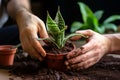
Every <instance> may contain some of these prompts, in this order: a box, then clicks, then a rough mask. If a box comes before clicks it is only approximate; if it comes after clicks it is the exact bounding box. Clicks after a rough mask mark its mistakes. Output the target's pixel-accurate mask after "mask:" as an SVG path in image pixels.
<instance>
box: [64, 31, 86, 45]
mask: <svg viewBox="0 0 120 80" xmlns="http://www.w3.org/2000/svg"><path fill="white" fill-rule="evenodd" d="M73 36H81V37H83V38H88V37H87V36H85V35H83V34H81V33H73V34H70V35H68V36H66V37H65V38H64V40H63V46H64V45H65V43H66V41H67V40H68V39H70V38H71V37H73Z"/></svg>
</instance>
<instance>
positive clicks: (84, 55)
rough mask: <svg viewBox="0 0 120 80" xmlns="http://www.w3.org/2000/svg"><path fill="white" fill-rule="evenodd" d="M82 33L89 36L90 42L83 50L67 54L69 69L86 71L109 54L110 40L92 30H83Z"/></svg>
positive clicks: (77, 37)
mask: <svg viewBox="0 0 120 80" xmlns="http://www.w3.org/2000/svg"><path fill="white" fill-rule="evenodd" d="M76 33H81V34H83V35H85V36H88V37H89V38H88V40H87V42H88V43H86V44H85V45H83V46H82V47H81V48H78V49H76V50H75V51H74V52H73V53H69V54H67V61H65V65H66V66H67V68H68V69H73V70H80V69H86V68H88V67H90V66H92V65H94V64H95V63H97V62H98V61H99V60H100V59H101V58H102V57H103V55H105V54H106V53H108V52H109V50H110V47H111V42H110V40H109V39H108V38H106V37H105V36H103V35H100V34H98V33H96V32H94V31H92V30H82V31H77V32H76ZM78 39H80V37H79V36H76V37H73V38H72V40H78Z"/></svg>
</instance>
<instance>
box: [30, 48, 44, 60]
mask: <svg viewBox="0 0 120 80" xmlns="http://www.w3.org/2000/svg"><path fill="white" fill-rule="evenodd" d="M31 47H32V46H31ZM28 53H29V54H30V56H32V57H35V58H37V59H39V60H40V61H42V60H43V57H42V56H41V55H40V54H38V52H37V51H36V50H35V49H34V48H31V49H28Z"/></svg>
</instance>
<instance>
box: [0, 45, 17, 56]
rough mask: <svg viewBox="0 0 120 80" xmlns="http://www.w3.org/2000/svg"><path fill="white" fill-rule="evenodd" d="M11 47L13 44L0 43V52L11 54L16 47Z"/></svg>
mask: <svg viewBox="0 0 120 80" xmlns="http://www.w3.org/2000/svg"><path fill="white" fill-rule="evenodd" d="M12 47H14V45H0V54H13V53H14V51H16V50H17V48H12ZM4 52H5V53H4Z"/></svg>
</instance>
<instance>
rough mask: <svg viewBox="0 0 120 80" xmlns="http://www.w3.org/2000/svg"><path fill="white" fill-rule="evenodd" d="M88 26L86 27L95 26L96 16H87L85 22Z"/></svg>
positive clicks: (96, 23)
mask: <svg viewBox="0 0 120 80" xmlns="http://www.w3.org/2000/svg"><path fill="white" fill-rule="evenodd" d="M85 24H86V25H87V27H88V29H93V28H95V26H98V20H97V19H96V18H91V17H88V18H87V22H86V23H85Z"/></svg>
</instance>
